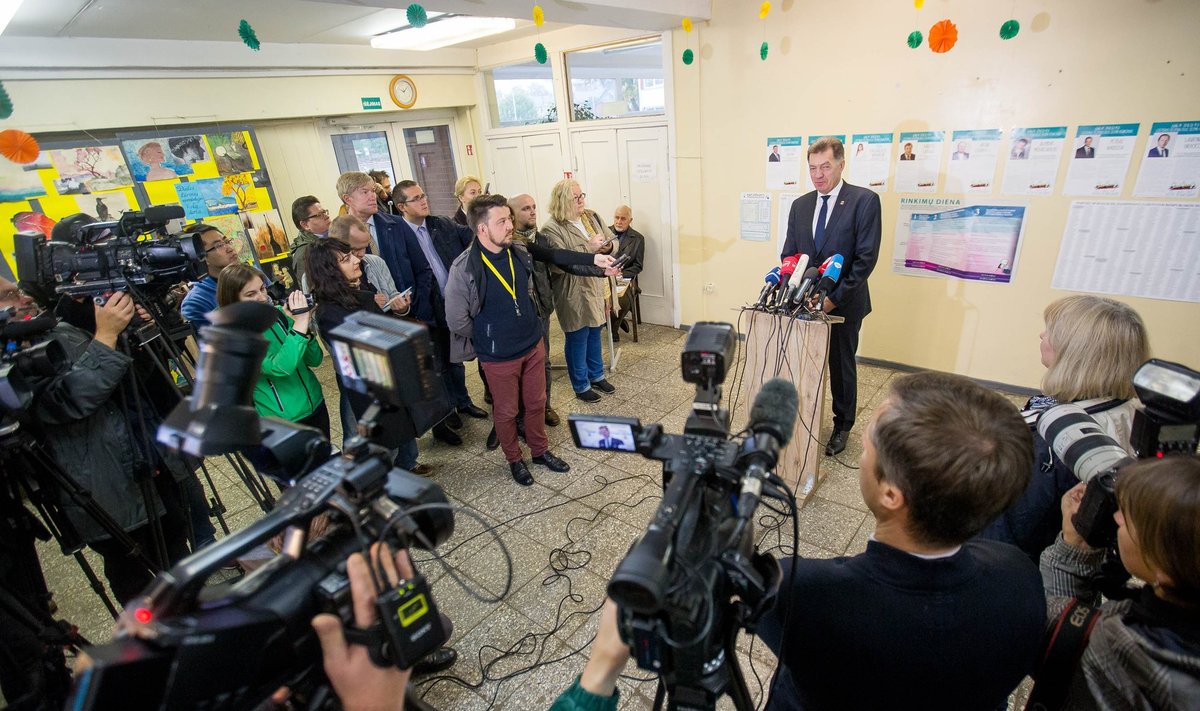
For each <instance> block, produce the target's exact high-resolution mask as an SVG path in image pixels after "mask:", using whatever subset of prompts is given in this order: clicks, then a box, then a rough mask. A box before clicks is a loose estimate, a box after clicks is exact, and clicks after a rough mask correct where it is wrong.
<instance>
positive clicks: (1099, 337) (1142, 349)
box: [982, 295, 1150, 560]
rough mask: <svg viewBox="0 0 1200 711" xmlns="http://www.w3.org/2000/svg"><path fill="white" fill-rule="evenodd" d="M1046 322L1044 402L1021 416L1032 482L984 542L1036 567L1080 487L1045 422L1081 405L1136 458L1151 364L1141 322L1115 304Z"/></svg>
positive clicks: (1063, 304)
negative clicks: (1045, 434)
mask: <svg viewBox="0 0 1200 711" xmlns="http://www.w3.org/2000/svg"><path fill="white" fill-rule="evenodd" d="M1044 318H1045V323H1046V328H1045V329H1044V330H1043V331H1042V333H1041V336H1040V340H1041V344H1040V351H1041V362H1042V365H1043V366H1045V368H1046V373H1045V375H1044V376H1043V377H1042V394H1041V395H1038V396H1035V397H1033V398H1030V400H1029V402H1028V403H1026V405H1025V409H1024V412H1023V413H1022V414H1023V415H1024V416H1025V422H1026V423H1028V425H1029V428H1030V430H1031V431H1032V434H1033V440H1034V462H1033V477H1032V479H1031V480H1030V483H1029V488H1028V489H1027V490H1026V491H1025V495H1024V496H1023V497H1022V498H1021V500H1020V501H1019V502H1017V504H1016V506H1014V507H1013V508H1011V509H1009V510H1008V511H1006V512H1005V513H1004V514H1003V515H1002V516H1001V517H1000V518H999V519H997V520H996V521H995V522H994V523H993V524H992V525H991V526H990V527H989V528H988V529H987V530H986V531H985V532H984V533H983V534H982V535H983V536H984V537H985V538H993V539H997V540H1002V541H1007V542H1009V543H1013V544H1015V545H1017V546H1019V547H1021V548H1022V549H1023V550H1025V552H1027V553H1029V555H1030V556H1031V557H1033V558H1034V560H1036V559H1037V556H1038V555H1040V554H1041V552H1042V550H1044V549H1045V548H1046V546H1048V545H1050V544H1051V543H1052V542H1053V541H1054V537H1055V535H1056V534H1057V532H1058V531H1059V529H1060V528H1061V527H1062V518H1061V512H1060V511H1059V505H1058V502H1059V500H1060V499H1061V498H1062V495H1063V494H1064V493H1066V492H1067V491H1069V490H1070V489H1071V488H1072V487H1074V486H1075V485H1076V484H1078V483H1079V479H1078V477H1076V476H1075V473H1074V472H1073V471H1071V469H1069V468H1068V467H1067V466H1066V465H1065V464H1064V463H1063V462H1062V461H1060V460H1059V459H1058V458H1057V457H1055V456H1054V452H1053V450H1052V449H1051V447H1050V443H1048V442H1046V441H1045V440H1043V439H1042V437H1041V435H1039V434H1038V432H1037V423H1038V419H1039V418H1040V417H1041V416H1042V414H1043V413H1044V412H1046V411H1047V410H1049V409H1050V408H1052V407H1054V406H1056V405H1060V404H1064V403H1070V404H1073V405H1076V406H1078V407H1080V408H1082V409H1083V410H1084V411H1085V412H1087V413H1088V415H1090V416H1091V417H1092V418H1093V419H1095V420H1096V422H1097V424H1099V425H1100V427H1101V429H1102V430H1103V431H1104V433H1105V434H1107V435H1108V436H1109V437H1112V438H1113V439H1114V440H1116V441H1117V442H1118V443H1119V444H1120V445H1121V446H1122V447H1124V448H1125V449H1126V451H1128V452H1129V454H1130V455H1133V454H1134V452H1133V451H1132V447H1131V445H1130V441H1129V440H1130V431H1131V428H1132V426H1133V414H1134V410H1135V406H1136V396H1135V394H1134V391H1133V374H1134V372H1135V371H1137V369H1138V367H1139V366H1140V365H1141V364H1142V363H1145V362H1146V361H1147V360H1148V359H1149V358H1150V342H1149V338H1148V337H1147V335H1146V325H1145V324H1144V323H1143V322H1142V317H1141V316H1139V315H1138V313H1137V312H1136V311H1134V310H1133V308H1131V307H1130V306H1128V305H1127V304H1123V303H1121V302H1119V301H1116V300H1114V299H1108V298H1105V297H1102V296H1092V295H1078V296H1068V297H1065V298H1062V299H1059V300H1058V301H1055V302H1054V303H1052V304H1050V305H1049V306H1047V307H1046V311H1045V314H1044Z"/></svg>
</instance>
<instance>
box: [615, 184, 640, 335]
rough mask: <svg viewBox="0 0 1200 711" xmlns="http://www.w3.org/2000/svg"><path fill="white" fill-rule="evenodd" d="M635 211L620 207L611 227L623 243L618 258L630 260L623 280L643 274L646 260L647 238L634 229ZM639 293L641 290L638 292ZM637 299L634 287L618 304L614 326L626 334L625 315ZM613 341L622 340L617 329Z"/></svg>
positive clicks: (622, 269) (622, 276) (626, 206)
mask: <svg viewBox="0 0 1200 711" xmlns="http://www.w3.org/2000/svg"><path fill="white" fill-rule="evenodd" d="M632 223H633V210H632V209H630V207H629V206H628V205H618V206H617V209H616V210H614V211H613V223H612V225H611V226H610V227H609V229H610V230H612V231H613V234H615V235H616V236H617V239H618V240H619V241H620V243H621V247H620V249H618V250H617V254H616V257H617V258H618V259H620V258H621V257H623V256H625V255H629V260H628V261H627V262H625V264H624V265H623V266H622V267H621V278H622V279H633V278H634V277H636V276H637V275H638V274H641V273H642V263H643V262H644V261H645V258H646V238H645V237H643V236H642V233H641V232H638V231H637V230H635V229H633V227H631V224H632ZM637 291H638V292H640V291H641V289H638V290H637ZM635 298H637V293H635V291H634V289H633V288H632V287H630V288H628V289H626V290H625V293H624V294H623V295H622V296H621V298H620V301H619V302H618V304H619V306H620V311H619V313H618V314H617V316H616V317H614V319H613V326H614V327H615V326H620V327H621V328H622V329H623V330H625V331H626V332H628V331H629V326H627V325H625V315H626V314H628V313H629V312H630V311H632V310H633V300H634V299H635ZM612 334H613V340H614V341H619V340H621V336H620V334H619V332H618V331H617V329H616V328H613V329H612Z"/></svg>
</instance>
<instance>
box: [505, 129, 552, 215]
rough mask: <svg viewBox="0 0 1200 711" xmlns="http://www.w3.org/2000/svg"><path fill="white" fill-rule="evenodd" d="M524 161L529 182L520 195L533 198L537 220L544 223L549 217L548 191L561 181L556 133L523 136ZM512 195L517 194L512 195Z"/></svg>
mask: <svg viewBox="0 0 1200 711" xmlns="http://www.w3.org/2000/svg"><path fill="white" fill-rule="evenodd" d="M524 142H525V161H526V165H527V166H528V171H529V181H528V182H527V183H526V185H525V188H524V189H523V190H521V191H520V192H522V193H529V194H530V195H532V196H533V199H534V201H535V202H537V206H538V220H539V222H545V220H546V219H547V218H548V217H549V216H550V209H549V208H550V189H551V188H553V187H554V184H555V183H557V182H558V181H560V180H562V179H563V166H564V165H565V161H563V152H562V140H561V139H559V137H558V134H557V133H547V134H542V135H538V136H525V138H524ZM513 194H514V195H515V194H517V193H513Z"/></svg>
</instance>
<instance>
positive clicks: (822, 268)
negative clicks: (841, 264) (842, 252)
mask: <svg viewBox="0 0 1200 711" xmlns="http://www.w3.org/2000/svg"><path fill="white" fill-rule="evenodd" d="M831 262H833V257H826V258H825V261H823V262H821V266H820V268H819V269H817V273H818V274H821V275H824V274H825V270H826V269H828V268H829V264H830V263H831Z"/></svg>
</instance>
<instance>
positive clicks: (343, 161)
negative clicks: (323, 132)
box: [332, 131, 395, 182]
mask: <svg viewBox="0 0 1200 711" xmlns="http://www.w3.org/2000/svg"><path fill="white" fill-rule="evenodd" d="M389 133H390V131H361V132H359V133H341V134H337V133H335V134H333V136H332V138H333V155H334V157H336V158H337V166H338V172H339V173H346V172H348V171H352V170H358V171H361V172H363V173H369V172H370V171H372V170H382V171H386V172H387V174H388V175H389V176H392V177H393V178H394V177H395V169H394V168H393V167H392V153H391V150H389V146H388V134H389ZM393 182H394V181H393Z"/></svg>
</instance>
